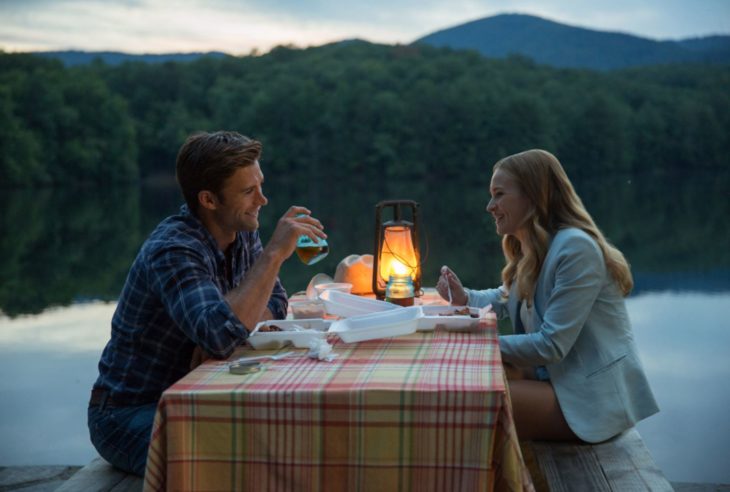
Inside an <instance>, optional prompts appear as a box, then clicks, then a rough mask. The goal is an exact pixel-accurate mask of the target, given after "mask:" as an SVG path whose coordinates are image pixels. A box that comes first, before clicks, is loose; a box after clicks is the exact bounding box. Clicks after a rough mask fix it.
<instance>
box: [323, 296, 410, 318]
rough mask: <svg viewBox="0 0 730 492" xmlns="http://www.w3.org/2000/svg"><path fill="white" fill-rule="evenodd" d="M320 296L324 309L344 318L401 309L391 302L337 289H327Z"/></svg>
mask: <svg viewBox="0 0 730 492" xmlns="http://www.w3.org/2000/svg"><path fill="white" fill-rule="evenodd" d="M319 298H320V299H321V300H322V302H324V309H325V310H326V311H327V313H329V314H331V315H334V316H341V317H343V318H348V317H350V316H360V315H363V314H371V313H378V312H382V311H393V310H396V309H400V306H397V305H395V304H392V303H390V302H385V301H378V300H377V299H368V298H367V297H360V296H356V295H353V294H345V293H344V292H338V291H336V290H326V291H324V292H322V294H321V295H320V296H319Z"/></svg>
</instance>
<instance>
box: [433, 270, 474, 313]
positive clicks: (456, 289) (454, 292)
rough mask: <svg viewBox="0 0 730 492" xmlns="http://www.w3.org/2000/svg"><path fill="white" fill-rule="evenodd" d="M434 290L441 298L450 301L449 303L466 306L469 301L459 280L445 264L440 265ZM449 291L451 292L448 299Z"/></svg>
mask: <svg viewBox="0 0 730 492" xmlns="http://www.w3.org/2000/svg"><path fill="white" fill-rule="evenodd" d="M436 291H437V292H438V293H439V295H440V296H441V297H442V298H444V299H445V300H447V301H451V304H453V305H455V306H466V303H467V302H468V301H469V296H468V295H467V294H466V291H465V290H464V286H463V285H461V280H459V277H457V276H456V274H455V273H454V272H453V271H452V270H451V269H450V268H449V267H447V266H446V265H444V266H442V267H441V275H440V276H439V281H438V282H437V283H436ZM449 291H450V292H451V296H450V297H451V298H450V299H449Z"/></svg>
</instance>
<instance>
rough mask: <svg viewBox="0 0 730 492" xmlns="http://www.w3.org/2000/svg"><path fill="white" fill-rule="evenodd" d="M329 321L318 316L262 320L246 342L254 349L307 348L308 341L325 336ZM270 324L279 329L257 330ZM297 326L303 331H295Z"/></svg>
mask: <svg viewBox="0 0 730 492" xmlns="http://www.w3.org/2000/svg"><path fill="white" fill-rule="evenodd" d="M331 323H332V322H331V321H330V320H324V319H320V318H315V319H295V320H278V319H274V320H269V321H262V322H261V323H259V324H257V325H256V327H255V328H254V329H253V331H252V332H251V335H249V337H248V343H249V344H250V345H251V347H253V348H254V349H256V350H271V349H278V348H281V347H284V346H287V345H293V346H294V347H296V348H309V342H311V341H312V340H314V339H317V338H325V337H326V336H327V330H328V329H329V328H330V325H331ZM272 325H273V326H277V327H279V328H281V331H259V329H260V328H261V327H262V326H272ZM297 327H301V328H303V329H304V331H296V328H297Z"/></svg>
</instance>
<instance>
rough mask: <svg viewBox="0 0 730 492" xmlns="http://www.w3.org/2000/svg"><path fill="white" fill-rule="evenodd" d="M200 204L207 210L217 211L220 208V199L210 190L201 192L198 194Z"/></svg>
mask: <svg viewBox="0 0 730 492" xmlns="http://www.w3.org/2000/svg"><path fill="white" fill-rule="evenodd" d="M198 203H199V204H200V206H201V207H203V208H205V209H206V210H216V209H217V208H218V204H219V201H218V197H217V196H216V195H215V193H213V192H212V191H209V190H200V191H199V192H198Z"/></svg>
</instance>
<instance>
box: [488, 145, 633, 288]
mask: <svg viewBox="0 0 730 492" xmlns="http://www.w3.org/2000/svg"><path fill="white" fill-rule="evenodd" d="M497 170H502V171H504V172H505V173H507V174H508V175H510V176H511V177H512V178H514V179H515V180H516V182H517V185H518V186H519V188H520V191H521V192H522V193H523V194H524V195H525V196H526V197H527V199H528V200H529V201H530V204H531V207H532V210H531V212H530V213H529V215H528V217H527V219H526V221H527V224H526V226H527V234H526V237H525V238H524V242H523V243H522V244H520V241H519V240H518V239H517V237H515V236H513V235H511V234H507V235H505V236H504V238H502V250H503V251H504V256H505V259H506V261H507V264H506V265H505V267H504V268H503V269H502V281H503V282H504V285H505V286H506V287H507V289H508V291H509V289H510V287H511V286H512V283H513V282H515V281H516V282H517V286H518V291H519V292H518V293H519V296H520V299H527V300H528V301H530V302H531V300H532V297H533V295H534V292H535V284H536V283H537V277H538V275H539V274H540V269H541V268H542V264H543V262H544V261H545V256H546V255H547V251H548V246H549V244H550V239H551V238H552V236H553V235H555V233H556V232H558V230H560V229H564V228H566V227H576V228H578V229H582V230H583V231H585V232H586V233H587V234H588V235H590V236H591V237H592V238H593V239H595V241H596V243H598V246H599V247H600V248H601V251H602V252H603V258H604V260H605V262H606V268H607V269H608V272H609V273H610V274H611V276H612V277H613V278H614V280H615V281H616V283H617V284H618V287H619V289H620V290H621V292H622V293H623V295H624V296H626V295H628V294H629V292H631V289H632V288H633V286H634V281H633V278H632V276H631V270H630V268H629V264H628V262H627V261H626V258H624V255H623V254H622V253H621V251H619V250H618V249H617V248H616V247H615V246H613V245H611V244H610V243H609V242H608V241H607V240H606V238H605V237H604V236H603V233H602V232H601V231H600V230H599V229H598V227H597V226H596V224H595V222H593V219H592V218H591V216H590V214H589V213H588V212H587V211H586V209H585V207H584V206H583V202H582V201H581V199H580V198H579V197H578V195H577V194H576V192H575V189H574V188H573V185H572V184H571V182H570V180H569V179H568V175H567V174H565V170H564V169H563V166H561V165H560V162H559V161H558V159H557V158H556V157H555V156H554V155H552V154H551V153H550V152H547V151H545V150H540V149H532V150H527V151H525V152H520V153H519V154H514V155H511V156H508V157H505V158H504V159H501V160H500V161H499V162H497V163H496V164H495V165H494V169H493V172H497Z"/></svg>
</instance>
